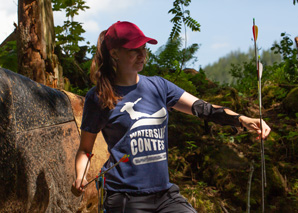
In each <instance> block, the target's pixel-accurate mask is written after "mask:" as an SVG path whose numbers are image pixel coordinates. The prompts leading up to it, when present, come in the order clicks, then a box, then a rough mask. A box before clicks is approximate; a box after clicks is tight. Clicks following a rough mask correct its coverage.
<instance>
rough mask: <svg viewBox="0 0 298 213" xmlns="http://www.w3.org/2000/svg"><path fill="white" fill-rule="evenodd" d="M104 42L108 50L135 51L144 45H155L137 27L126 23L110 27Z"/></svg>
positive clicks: (151, 39)
mask: <svg viewBox="0 0 298 213" xmlns="http://www.w3.org/2000/svg"><path fill="white" fill-rule="evenodd" d="M104 40H105V42H106V45H107V48H108V50H111V49H113V48H119V47H124V48H127V49H136V48H138V47H140V46H142V45H144V44H145V43H149V44H157V41H156V40H155V39H153V38H149V37H146V36H145V35H144V33H143V32H142V31H141V30H140V28H139V27H138V26H137V25H135V24H133V23H131V22H127V21H118V22H116V23H115V24H113V25H112V26H110V27H109V29H108V30H107V32H106V34H105V38H104Z"/></svg>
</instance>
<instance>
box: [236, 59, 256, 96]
mask: <svg viewBox="0 0 298 213" xmlns="http://www.w3.org/2000/svg"><path fill="white" fill-rule="evenodd" d="M230 73H231V75H232V76H233V77H234V78H235V79H236V83H235V85H233V86H234V87H235V88H236V89H237V90H238V91H240V92H243V93H244V92H246V93H252V92H253V91H254V90H256V88H257V73H256V65H255V63H254V61H253V60H251V61H250V62H243V64H242V65H240V64H232V68H231V70H230Z"/></svg>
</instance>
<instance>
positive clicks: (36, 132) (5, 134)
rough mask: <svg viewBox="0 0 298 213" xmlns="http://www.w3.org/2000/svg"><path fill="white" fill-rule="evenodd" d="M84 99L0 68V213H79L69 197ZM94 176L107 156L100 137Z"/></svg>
mask: <svg viewBox="0 0 298 213" xmlns="http://www.w3.org/2000/svg"><path fill="white" fill-rule="evenodd" d="M83 103H84V98H82V97H80V96H76V95H73V94H71V93H66V92H62V91H59V90H56V89H52V88H49V87H46V86H44V85H42V84H38V83H36V82H34V81H32V80H30V79H29V78H26V77H24V76H21V75H19V74H16V73H13V72H11V71H9V70H5V69H1V68H0V212H76V211H77V209H78V208H79V207H80V206H81V208H82V206H84V205H86V204H87V203H86V202H87V201H88V199H91V198H92V197H95V196H96V193H95V187H90V189H87V191H86V193H85V196H84V199H83V202H80V201H81V198H76V197H75V196H73V195H72V193H71V192H70V188H71V184H72V182H73V181H74V179H75V169H74V161H75V155H76V152H77V149H78V146H79V143H80V130H79V128H78V127H79V126H80V121H81V114H82V109H83ZM94 154H95V156H94V158H93V159H92V164H91V168H90V172H89V177H88V178H91V177H94V176H95V175H96V174H97V173H98V171H99V170H100V168H101V166H102V164H103V163H104V161H105V160H106V159H107V157H108V152H107V149H106V145H105V142H104V140H103V138H102V136H101V135H99V137H98V138H97V141H96V143H95V147H94Z"/></svg>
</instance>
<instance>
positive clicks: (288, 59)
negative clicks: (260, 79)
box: [271, 33, 298, 84]
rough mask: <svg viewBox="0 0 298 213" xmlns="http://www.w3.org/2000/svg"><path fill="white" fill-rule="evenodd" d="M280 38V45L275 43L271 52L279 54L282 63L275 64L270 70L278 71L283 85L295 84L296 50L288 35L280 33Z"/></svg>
mask: <svg viewBox="0 0 298 213" xmlns="http://www.w3.org/2000/svg"><path fill="white" fill-rule="evenodd" d="M281 37H282V40H281V41H280V43H279V44H277V43H275V44H274V45H273V46H272V48H271V50H273V51H274V53H276V54H281V55H282V58H283V61H282V63H280V64H275V65H274V66H273V67H272V69H273V70H278V72H279V74H280V77H281V78H282V79H284V80H285V82H284V83H290V84H296V83H298V60H297V49H296V47H294V46H293V44H294V42H293V41H292V40H291V39H290V35H288V34H286V33H281Z"/></svg>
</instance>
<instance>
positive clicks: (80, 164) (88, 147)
mask: <svg viewBox="0 0 298 213" xmlns="http://www.w3.org/2000/svg"><path fill="white" fill-rule="evenodd" d="M96 136H97V134H93V133H90V132H86V131H83V130H82V132H81V142H80V146H79V149H78V152H77V155H76V160H75V169H76V180H75V181H74V182H73V184H72V189H71V191H72V193H73V194H74V195H75V196H80V195H81V194H82V192H83V191H84V190H83V188H82V186H84V185H86V184H87V183H88V181H87V179H86V176H87V173H88V169H89V166H88V168H87V171H86V174H85V175H84V178H83V174H84V170H85V167H86V165H87V162H88V157H87V155H86V154H87V153H90V152H92V149H93V145H94V142H95V139H96ZM89 165H90V164H89ZM82 178H83V182H82ZM81 182H82V185H81Z"/></svg>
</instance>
